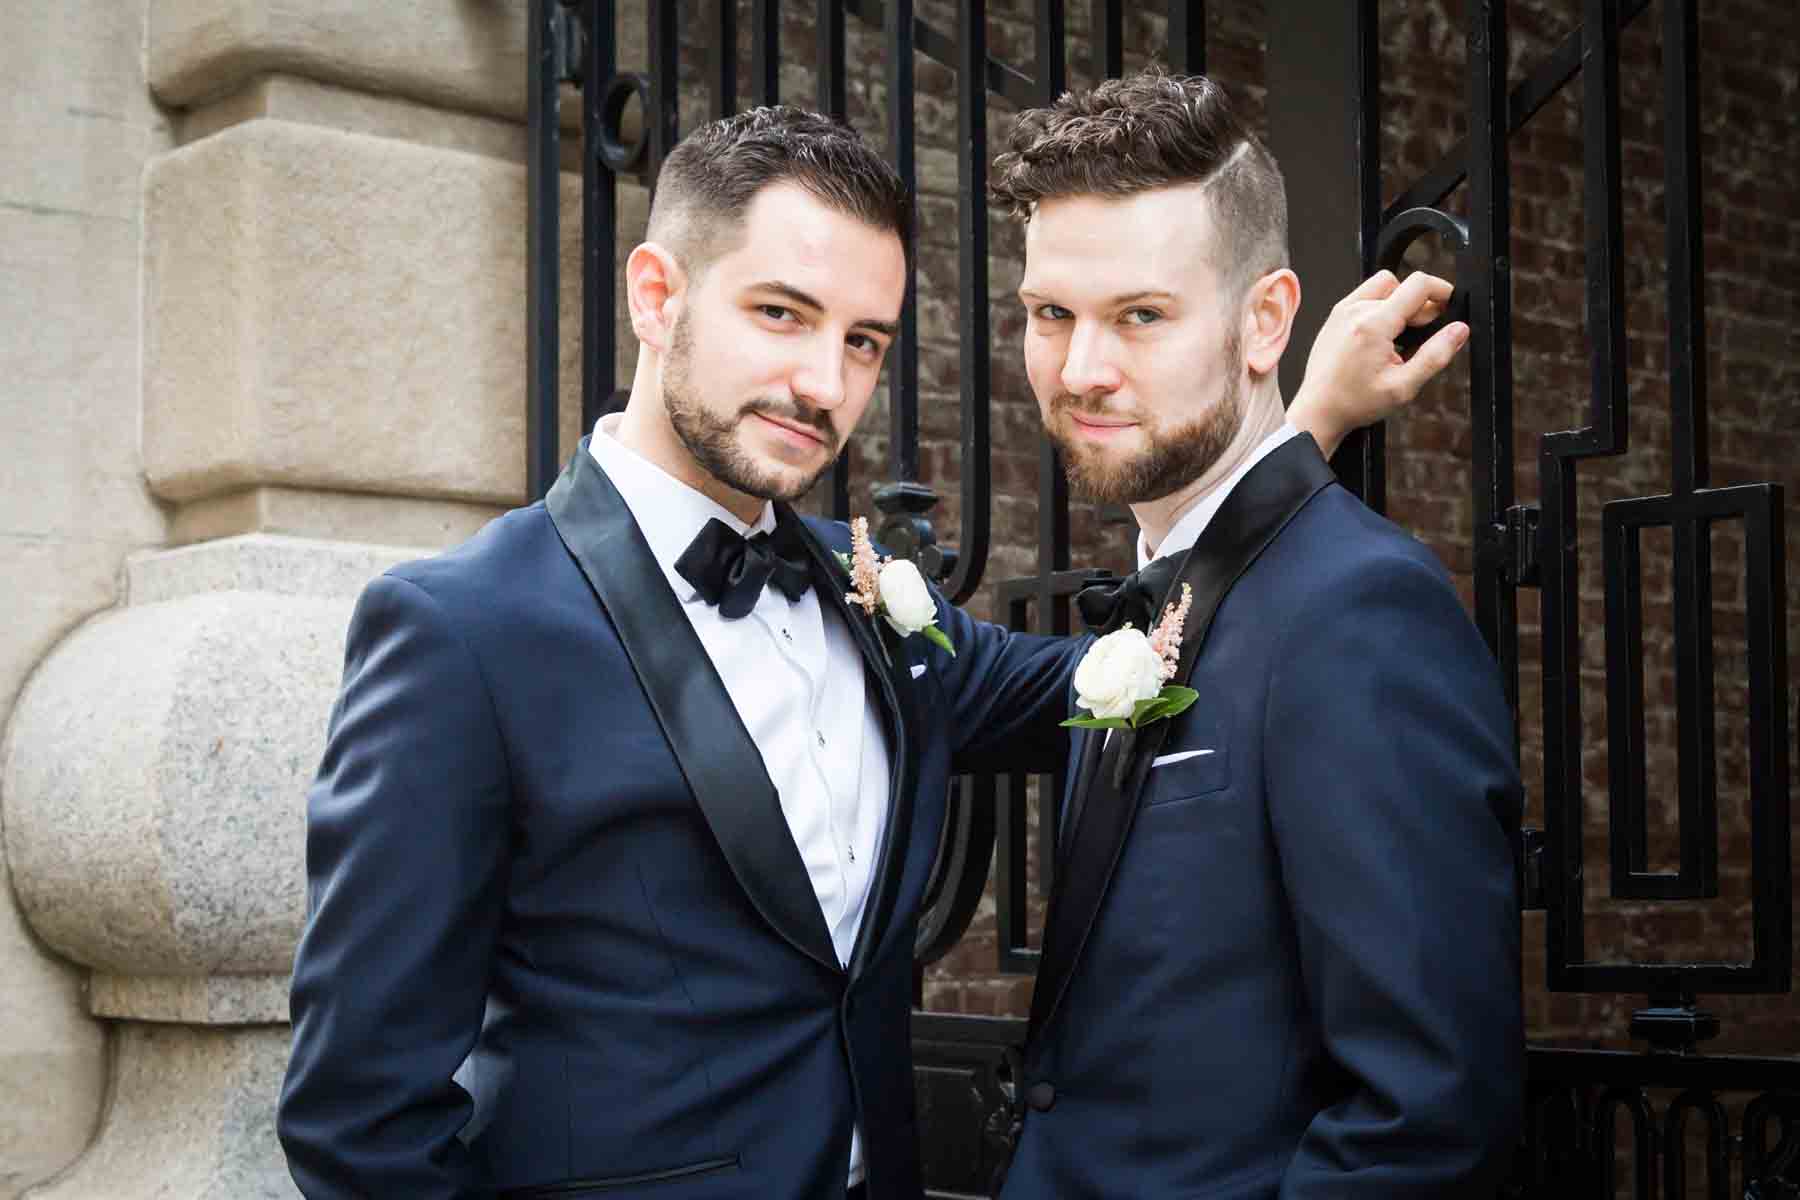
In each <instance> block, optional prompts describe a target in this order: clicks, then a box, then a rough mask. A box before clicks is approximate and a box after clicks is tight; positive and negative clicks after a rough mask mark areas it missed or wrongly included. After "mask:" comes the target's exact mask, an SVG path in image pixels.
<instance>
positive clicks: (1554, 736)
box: [1477, 262, 1587, 991]
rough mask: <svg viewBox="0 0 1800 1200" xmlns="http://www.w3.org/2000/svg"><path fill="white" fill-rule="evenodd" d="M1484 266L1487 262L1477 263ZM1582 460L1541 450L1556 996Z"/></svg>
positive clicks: (1569, 856) (1577, 677)
mask: <svg viewBox="0 0 1800 1200" xmlns="http://www.w3.org/2000/svg"><path fill="white" fill-rule="evenodd" d="M1477 265H1479V263H1478V262H1477ZM1575 461H1576V460H1575V459H1573V458H1565V457H1562V456H1560V455H1558V454H1557V453H1556V451H1555V447H1554V445H1553V444H1552V441H1551V439H1550V438H1545V439H1544V440H1543V442H1542V443H1541V448H1540V451H1539V455H1538V472H1539V478H1540V481H1541V482H1540V487H1541V489H1542V492H1541V499H1540V502H1541V504H1542V507H1543V530H1544V534H1545V537H1544V545H1545V548H1546V550H1547V553H1546V554H1545V555H1544V559H1543V579H1542V589H1543V591H1542V596H1543V600H1542V609H1541V612H1542V617H1541V628H1542V631H1543V634H1542V640H1543V650H1542V655H1543V664H1542V666H1543V686H1544V726H1543V729H1544V733H1543V737H1544V862H1545V870H1544V907H1545V910H1546V911H1545V922H1544V964H1545V974H1546V982H1547V984H1548V985H1549V987H1550V990H1552V991H1565V990H1568V989H1569V987H1570V984H1571V981H1572V980H1573V979H1574V978H1575V976H1576V971H1575V969H1574V967H1573V964H1575V963H1579V962H1581V961H1583V960H1584V959H1585V958H1586V956H1587V952H1586V925H1585V921H1584V914H1585V912H1586V907H1587V897H1586V893H1585V892H1584V890H1583V884H1582V879H1583V874H1584V872H1583V869H1582V858H1583V845H1582V807H1583V806H1582V788H1581V742H1582V719H1581V707H1582V703H1581V691H1582V689H1581V626H1580V612H1581V608H1580V575H1581V572H1580V564H1579V559H1578V557H1577V555H1576V541H1575V529H1576V525H1575Z"/></svg>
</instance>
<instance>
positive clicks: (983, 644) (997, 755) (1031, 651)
mask: <svg viewBox="0 0 1800 1200" xmlns="http://www.w3.org/2000/svg"><path fill="white" fill-rule="evenodd" d="M932 594H933V597H934V598H935V599H936V600H937V606H938V626H939V628H941V629H943V630H944V632H945V633H946V634H948V635H949V637H950V640H951V642H952V643H953V644H954V645H955V646H956V656H955V657H954V658H951V657H950V656H948V655H946V654H945V653H944V652H943V651H942V650H934V651H932V653H933V654H934V655H935V656H936V667H937V670H938V671H939V675H940V678H942V680H943V683H944V689H945V691H946V693H947V694H948V696H949V699H950V707H951V712H950V722H949V724H950V731H951V737H952V739H953V744H952V746H951V753H952V760H951V769H952V770H953V771H957V772H963V771H1026V772H1048V771H1054V770H1057V769H1058V768H1059V767H1061V766H1062V765H1063V764H1064V762H1066V761H1067V759H1068V755H1069V737H1068V734H1069V731H1068V730H1066V729H1064V728H1062V727H1061V723H1062V721H1063V720H1064V719H1065V718H1066V717H1069V716H1071V715H1072V714H1073V712H1074V708H1073V703H1074V700H1073V697H1074V692H1073V690H1072V684H1073V682H1074V678H1075V666H1076V664H1077V663H1078V662H1080V661H1081V655H1082V654H1083V653H1084V652H1085V651H1086V650H1087V647H1088V645H1089V644H1090V643H1091V642H1092V640H1093V639H1092V638H1089V637H1044V636H1041V635H1038V634H1030V633H1015V632H1013V631H1012V630H1010V629H1007V628H1006V627H1005V626H1003V625H995V624H993V623H992V622H989V621H977V620H976V619H975V618H973V617H971V616H969V614H967V613H965V612H963V611H962V610H961V609H960V608H955V607H953V606H952V605H950V604H949V603H948V602H946V601H945V600H944V598H943V597H942V596H941V595H938V594H937V592H936V590H935V589H934V590H933V593H932Z"/></svg>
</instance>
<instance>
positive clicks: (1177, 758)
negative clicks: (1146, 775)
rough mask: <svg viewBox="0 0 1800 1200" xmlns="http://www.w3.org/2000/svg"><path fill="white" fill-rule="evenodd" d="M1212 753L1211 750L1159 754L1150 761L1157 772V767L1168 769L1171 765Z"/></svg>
mask: <svg viewBox="0 0 1800 1200" xmlns="http://www.w3.org/2000/svg"><path fill="white" fill-rule="evenodd" d="M1211 753H1213V752H1212V751H1211V750H1177V751H1176V752H1175V753H1173V754H1159V755H1157V756H1156V757H1155V758H1153V759H1151V760H1150V768H1151V770H1155V769H1156V768H1157V767H1166V766H1168V765H1169V764H1170V763H1178V762H1183V761H1185V760H1187V759H1190V758H1199V757H1200V756H1201V755H1202V754H1211Z"/></svg>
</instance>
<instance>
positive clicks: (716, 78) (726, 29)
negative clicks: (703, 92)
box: [670, 0, 738, 117]
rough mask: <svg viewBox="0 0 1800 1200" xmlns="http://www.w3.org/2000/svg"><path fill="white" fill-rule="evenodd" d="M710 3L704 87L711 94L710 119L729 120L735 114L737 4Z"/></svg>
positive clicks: (726, 0) (727, 0) (716, 0)
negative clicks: (710, 20)
mask: <svg viewBox="0 0 1800 1200" xmlns="http://www.w3.org/2000/svg"><path fill="white" fill-rule="evenodd" d="M712 3H713V31H712V42H711V44H710V45H708V46H707V48H706V60H707V61H706V67H707V70H706V76H707V85H708V87H709V88H710V90H711V92H712V115H713V116H715V117H729V116H730V115H731V114H732V113H734V112H736V111H737V67H738V61H737V43H738V38H737V0H712ZM670 7H671V8H672V7H674V6H673V5H670Z"/></svg>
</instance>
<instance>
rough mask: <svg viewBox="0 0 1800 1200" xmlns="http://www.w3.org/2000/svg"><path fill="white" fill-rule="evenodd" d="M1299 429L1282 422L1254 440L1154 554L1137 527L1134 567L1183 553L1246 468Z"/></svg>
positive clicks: (1245, 471) (1202, 531) (1267, 454)
mask: <svg viewBox="0 0 1800 1200" xmlns="http://www.w3.org/2000/svg"><path fill="white" fill-rule="evenodd" d="M1299 432H1300V431H1299V430H1298V429H1295V428H1294V427H1293V426H1292V425H1289V424H1288V423H1287V422H1286V421H1283V422H1282V423H1281V428H1279V429H1277V430H1276V431H1275V432H1274V433H1271V434H1270V435H1269V436H1268V437H1266V438H1264V439H1263V440H1262V441H1260V442H1258V443H1257V444H1256V449H1254V450H1252V451H1250V456H1249V457H1248V458H1246V459H1244V461H1243V462H1241V463H1239V464H1238V467H1237V470H1235V471H1233V472H1232V473H1231V474H1229V475H1227V476H1226V477H1225V478H1224V480H1223V481H1222V482H1220V484H1219V486H1218V487H1216V488H1214V489H1213V490H1212V491H1211V492H1209V493H1208V494H1207V495H1206V497H1205V498H1204V499H1202V500H1201V501H1200V503H1198V504H1196V505H1194V507H1192V508H1190V509H1188V510H1187V512H1185V513H1183V514H1182V517H1181V520H1179V521H1177V522H1175V527H1174V528H1173V529H1171V530H1169V532H1168V534H1167V535H1165V536H1164V538H1163V540H1162V545H1160V546H1158V547H1157V548H1156V553H1155V554H1154V555H1152V554H1151V553H1150V548H1149V546H1147V545H1145V544H1144V534H1143V531H1141V530H1140V531H1139V532H1138V538H1137V558H1138V567H1139V568H1140V569H1142V568H1143V567H1146V566H1148V565H1149V564H1150V563H1151V561H1152V560H1153V559H1157V558H1167V557H1168V556H1169V555H1171V554H1185V553H1187V551H1188V550H1189V549H1190V548H1191V547H1192V546H1193V544H1194V543H1195V542H1197V541H1199V540H1200V535H1201V534H1203V533H1205V532H1206V527H1207V526H1208V525H1210V524H1212V519H1213V515H1214V514H1215V513H1217V512H1218V511H1219V509H1220V508H1221V507H1223V505H1224V504H1225V497H1227V496H1229V495H1231V489H1232V488H1234V487H1236V486H1237V485H1238V481H1239V480H1240V479H1242V478H1243V477H1244V476H1246V475H1248V474H1249V473H1250V468H1251V467H1254V466H1255V465H1256V464H1257V463H1259V462H1261V461H1262V460H1263V459H1265V458H1267V457H1268V456H1269V455H1270V454H1272V453H1274V452H1275V450H1276V449H1277V448H1279V447H1280V446H1281V444H1282V443H1283V442H1285V441H1287V440H1288V439H1289V438H1291V437H1294V436H1296V435H1297V434H1299Z"/></svg>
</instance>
